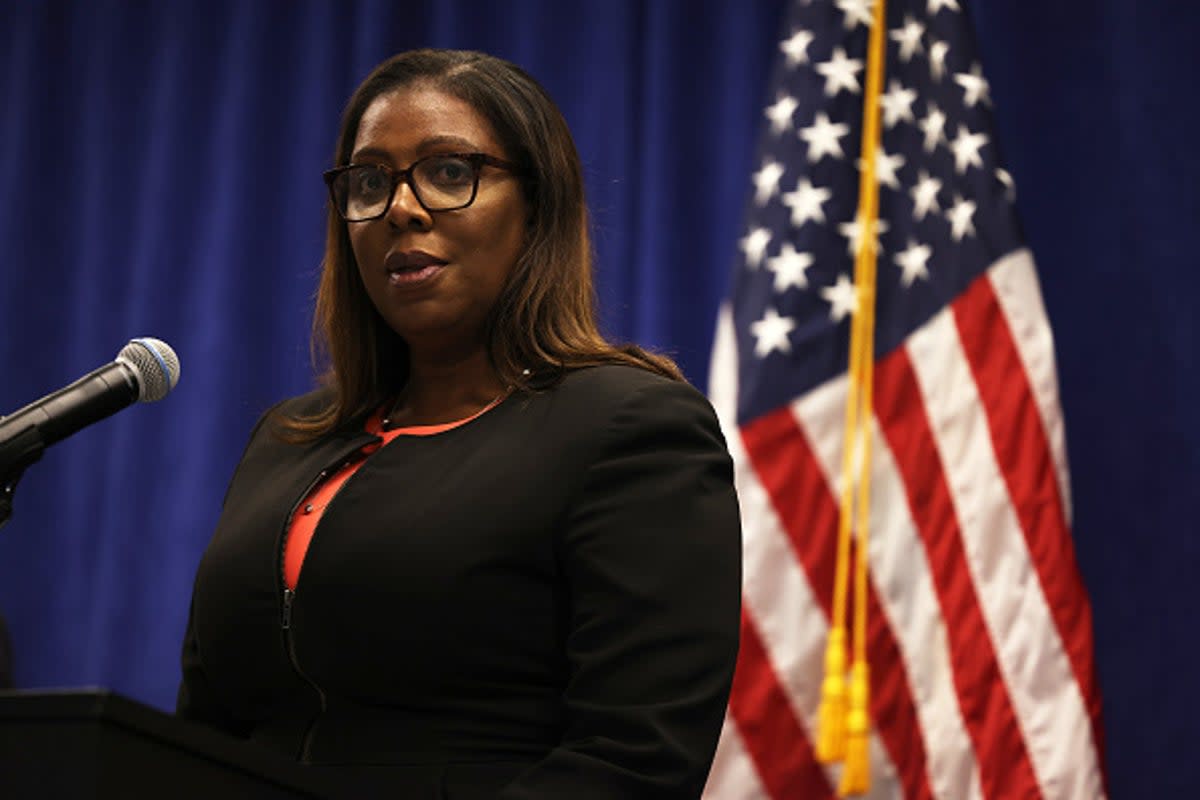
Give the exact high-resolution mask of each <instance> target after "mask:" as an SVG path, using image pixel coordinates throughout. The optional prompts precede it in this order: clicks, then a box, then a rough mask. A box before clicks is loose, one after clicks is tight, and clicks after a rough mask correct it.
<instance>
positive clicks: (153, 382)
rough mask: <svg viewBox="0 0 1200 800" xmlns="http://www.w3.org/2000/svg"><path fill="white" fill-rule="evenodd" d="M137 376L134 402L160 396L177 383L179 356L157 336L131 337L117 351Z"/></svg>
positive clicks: (118, 358) (118, 357) (147, 400)
mask: <svg viewBox="0 0 1200 800" xmlns="http://www.w3.org/2000/svg"><path fill="white" fill-rule="evenodd" d="M117 361H119V362H120V363H122V364H124V365H125V366H127V367H129V369H130V370H132V371H133V374H134V377H135V378H136V379H137V386H138V402H140V403H150V402H153V401H155V400H162V399H163V398H164V397H166V396H167V392H169V391H171V390H172V389H174V388H175V384H177V383H179V356H177V355H175V351H174V350H172V349H171V346H170V345H169V344H167V343H166V342H164V341H162V340H161V339H151V338H149V337H143V338H140V339H133V340H131V341H130V342H129V344H127V345H125V346H124V347H122V348H121V352H120V353H117Z"/></svg>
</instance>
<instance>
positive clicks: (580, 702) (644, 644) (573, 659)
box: [500, 381, 741, 800]
mask: <svg viewBox="0 0 1200 800" xmlns="http://www.w3.org/2000/svg"><path fill="white" fill-rule="evenodd" d="M561 547H562V551H561V559H562V564H563V570H564V573H565V576H566V580H567V582H568V585H569V594H570V602H571V612H570V631H569V634H568V638H567V656H568V658H569V660H570V665H571V677H570V680H569V683H568V686H567V688H566V692H565V695H564V701H565V704H566V709H567V715H568V716H567V725H566V730H565V732H564V735H563V740H562V742H561V744H560V745H559V746H558V747H557V748H556V749H554V750H553V751H552V752H551V753H550V754H549V755H548V756H547V757H546V758H545V759H543V760H542V761H540V762H539V763H537V764H536V765H534V766H533V767H531V768H530V769H529V770H528V771H526V772H525V773H524V774H523V775H521V776H520V777H518V779H517V780H516V781H514V782H513V783H512V784H511V785H510V786H508V787H507V788H506V789H505V791H504V792H503V793H502V794H501V795H500V796H501V798H504V800H534V798H537V799H538V800H550V799H551V798H554V799H556V800H557V799H561V798H571V800H601V798H605V799H607V798H611V799H612V800H638V798H654V799H655V800H668V799H669V798H696V797H699V796H700V793H701V791H702V789H703V787H704V782H705V779H706V777H707V775H708V769H709V766H710V764H711V761H712V757H713V753H714V750H715V748H716V743H717V737H718V736H719V734H720V729H721V723H722V719H723V715H724V711H725V705H726V703H727V701H728V698H729V689H730V684H731V682H732V679H733V668H734V662H735V660H736V657H737V645H738V623H739V614H740V599H741V528H740V522H739V518H738V507H737V499H736V496H735V494H734V489H733V468H732V464H731V461H730V458H729V455H728V453H727V452H726V449H725V443H724V439H723V438H722V436H721V431H720V427H719V425H718V423H717V420H716V417H715V415H714V414H713V411H712V408H711V406H709V404H708V401H707V400H705V398H704V397H703V396H702V395H700V394H699V393H698V392H696V391H695V390H694V389H693V388H691V387H690V386H688V385H687V384H683V383H673V382H666V381H662V382H655V383H653V384H651V385H649V386H643V387H642V388H641V389H639V390H638V391H636V392H633V393H631V395H630V396H629V397H628V398H627V399H626V400H624V401H623V403H622V405H621V407H620V408H619V409H618V411H617V412H616V413H615V414H614V415H613V417H612V418H611V420H609V427H608V430H607V431H606V434H605V439H604V443H603V446H602V447H601V448H600V452H599V455H598V457H597V458H596V459H595V460H594V462H593V463H592V464H591V465H590V467H589V468H588V473H587V477H586V480H585V482H584V485H583V486H582V488H581V491H580V494H579V496H578V497H577V498H576V499H575V502H574V504H573V506H572V508H571V512H570V517H569V520H568V524H567V526H566V529H565V531H564V533H563V539H562V541H561Z"/></svg>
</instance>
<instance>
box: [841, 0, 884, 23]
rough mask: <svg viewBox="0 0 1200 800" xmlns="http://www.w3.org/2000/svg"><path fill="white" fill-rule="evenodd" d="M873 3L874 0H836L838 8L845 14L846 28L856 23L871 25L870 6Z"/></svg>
mask: <svg viewBox="0 0 1200 800" xmlns="http://www.w3.org/2000/svg"><path fill="white" fill-rule="evenodd" d="M874 5H875V2H874V0H837V7H838V10H839V11H841V12H842V13H843V14H845V15H846V19H845V25H846V30H851V29H852V28H854V27H855V26H856V25H865V26H867V27H868V28H869V27H871V7H872V6H874Z"/></svg>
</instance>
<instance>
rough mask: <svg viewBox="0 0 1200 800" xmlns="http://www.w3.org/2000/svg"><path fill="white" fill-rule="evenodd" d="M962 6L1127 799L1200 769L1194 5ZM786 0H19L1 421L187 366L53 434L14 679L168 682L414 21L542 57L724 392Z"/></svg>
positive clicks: (2, 82) (3, 536)
mask: <svg viewBox="0 0 1200 800" xmlns="http://www.w3.org/2000/svg"><path fill="white" fill-rule="evenodd" d="M1152 5H1153V11H1151V10H1149V9H1150V6H1151V4H1145V3H1143V4H1134V3H1127V2H1123V0H1102V2H1100V3H1085V2H1082V0H1056V1H1055V2H1048V3H1038V4H1031V3H1009V2H1004V1H1003V0H978V1H977V2H975V3H972V4H970V9H971V12H972V14H973V18H974V21H975V23H976V27H977V29H978V31H979V37H980V48H981V50H982V55H983V57H984V65H985V68H986V69H987V72H988V76H989V78H990V79H991V82H992V96H993V98H994V100H995V103H996V108H997V115H998V125H999V128H1000V130H999V134H1000V136H1001V142H1000V144H1001V147H1002V148H1003V151H1004V152H1005V154H1006V156H1007V161H1008V164H1009V167H1010V171H1011V172H1012V173H1013V175H1014V176H1015V178H1016V182H1017V186H1018V189H1019V194H1018V201H1017V202H1018V207H1019V210H1020V212H1021V214H1022V217H1023V220H1024V223H1025V226H1026V230H1027V235H1028V239H1029V242H1030V244H1031V246H1032V248H1033V251H1034V253H1035V255H1036V257H1037V260H1038V263H1039V267H1040V272H1041V276H1042V281H1043V286H1044V290H1045V295H1046V301H1047V306H1048V309H1049V313H1050V317H1051V321H1052V323H1053V325H1054V328H1055V332H1056V335H1057V347H1058V354H1059V369H1060V378H1061V387H1062V395H1063V401H1064V406H1065V410H1066V420H1067V432H1068V444H1069V449H1070V455H1071V461H1072V473H1073V487H1074V505H1075V536H1076V542H1077V548H1078V553H1079V558H1080V561H1081V564H1082V567H1083V571H1084V575H1085V578H1086V580H1087V583H1088V586H1089V589H1090V591H1091V596H1092V601H1093V605H1094V609H1095V615H1096V636H1097V650H1098V659H1099V667H1100V676H1101V682H1102V688H1103V691H1104V694H1105V698H1106V708H1105V718H1106V727H1107V731H1108V745H1109V747H1108V753H1109V771H1110V775H1111V779H1112V788H1113V794H1114V795H1115V796H1118V797H1119V796H1138V797H1142V796H1183V795H1185V794H1187V793H1188V792H1189V791H1190V790H1192V788H1193V787H1194V786H1195V785H1196V784H1197V783H1200V767H1198V766H1197V765H1196V761H1195V759H1194V758H1192V757H1191V752H1190V750H1191V748H1192V747H1193V743H1194V741H1195V738H1196V736H1195V734H1196V731H1197V730H1198V729H1200V726H1198V725H1197V722H1196V713H1197V712H1196V709H1200V690H1198V689H1197V686H1196V683H1195V681H1194V680H1193V678H1192V675H1191V673H1192V672H1194V670H1193V669H1192V668H1191V665H1193V664H1194V663H1195V661H1196V658H1197V656H1198V655H1200V648H1198V647H1197V645H1196V644H1194V643H1193V641H1192V640H1191V638H1190V636H1189V635H1188V634H1189V633H1190V632H1191V630H1190V626H1191V625H1192V621H1193V620H1194V619H1196V618H1197V612H1200V599H1198V598H1197V595H1196V593H1195V592H1194V591H1192V588H1191V584H1192V581H1193V579H1194V574H1195V570H1196V569H1197V567H1200V537H1197V536H1196V533H1197V529H1196V524H1195V522H1194V521H1193V520H1194V514H1189V513H1188V510H1189V508H1191V507H1192V506H1193V505H1194V500H1193V498H1194V497H1195V496H1196V492H1197V489H1196V487H1197V485H1198V484H1200V423H1198V422H1197V420H1196V418H1195V414H1194V409H1195V408H1196V406H1197V403H1196V399H1197V397H1198V395H1200V393H1198V392H1197V389H1200V379H1198V378H1197V373H1196V371H1195V369H1194V368H1195V366H1196V358H1195V353H1196V349H1197V347H1198V346H1200V332H1198V331H1197V322H1196V315H1195V313H1194V312H1193V311H1192V308H1191V306H1192V305H1193V304H1194V303H1195V301H1196V299H1197V298H1198V297H1200V293H1198V292H1197V289H1198V288H1200V277H1197V273H1196V270H1195V269H1194V268H1192V267H1193V264H1194V262H1195V256H1194V252H1195V248H1196V245H1195V242H1194V236H1195V225H1196V222H1197V220H1200V201H1198V199H1197V198H1198V193H1197V190H1196V188H1195V187H1196V186H1198V185H1200V157H1198V156H1197V154H1196V148H1195V146H1194V145H1193V144H1192V142H1191V139H1192V137H1193V136H1194V132H1195V131H1196V130H1197V129H1198V125H1197V123H1198V122H1200V113H1198V111H1197V107H1196V104H1195V102H1194V97H1193V96H1192V95H1193V94H1194V92H1193V91H1192V85H1191V84H1192V82H1193V79H1194V77H1195V76H1196V75H1200V55H1197V52H1198V51H1197V48H1195V47H1194V45H1193V44H1192V40H1193V39H1194V37H1195V36H1196V34H1197V33H1198V32H1200V24H1198V23H1200V11H1197V10H1196V8H1195V7H1194V6H1192V5H1191V4H1187V3H1184V2H1182V1H1179V2H1170V1H1169V0H1162V2H1158V3H1155V4H1152ZM783 11H784V3H783V0H760V1H759V2H746V1H745V0H658V1H657V2H636V1H635V0H580V1H579V2H574V3H564V2H560V1H559V0H513V2H509V3H505V4H496V3H492V2H489V0H475V1H474V2H472V1H469V0H437V1H436V2H430V1H428V0H420V1H417V0H414V1H413V2H405V3H401V2H396V1H395V0H386V1H380V2H368V1H367V0H361V1H360V2H338V3H335V2H316V1H315V0H314V1H313V2H282V0H279V1H276V2H268V1H267V0H258V1H254V2H252V1H251V0H245V1H244V2H236V1H234V0H226V2H212V1H211V0H208V1H206V2H198V1H197V2H185V1H183V0H180V1H178V2H129V1H128V0H110V1H109V2H97V1H96V0H89V1H85V0H80V1H79V2H33V0H30V2H6V1H4V0H0V15H2V16H0V44H2V50H0V65H2V69H0V182H2V184H0V185H2V187H3V191H0V413H10V412H11V411H13V410H15V409H16V408H18V407H20V406H22V405H24V404H25V403H27V402H28V401H30V400H32V399H34V398H36V397H39V396H41V395H43V394H46V393H47V392H49V391H51V390H53V389H56V388H58V387H59V386H61V385H63V384H65V383H67V382H68V381H70V380H72V379H74V378H75V377H77V376H79V375H81V374H83V373H84V372H86V371H88V370H90V369H92V368H93V367H95V366H98V365H99V364H101V363H104V362H106V361H109V360H111V359H112V357H113V356H114V355H115V353H116V352H117V350H119V349H120V347H121V346H122V345H123V344H124V343H125V342H126V341H128V340H129V339H130V338H132V337H134V336H141V335H151V336H156V337H159V338H162V339H164V340H165V341H167V342H169V343H170V344H171V345H172V346H174V348H175V349H176V350H177V352H178V353H179V355H180V358H181V361H182V366H183V369H182V372H183V377H182V380H181V381H180V384H179V387H178V389H177V390H176V391H175V392H174V393H173V394H172V395H171V396H170V397H168V398H167V399H166V400H164V401H163V402H161V403H159V404H156V405H152V406H142V407H139V408H135V409H131V410H129V411H126V412H123V413H122V414H120V415H118V416H116V417H114V418H113V419H111V420H108V421H106V422H104V423H101V424H98V425H95V426H92V427H91V428H89V429H87V430H85V431H82V432H80V433H79V434H77V435H76V436H74V437H72V439H71V440H70V441H69V442H64V443H62V444H60V445H58V446H56V447H53V448H51V449H50V450H48V451H47V453H46V455H45V457H44V458H43V460H42V461H41V462H40V463H38V464H36V465H35V466H34V467H32V468H31V469H30V470H29V471H28V473H27V475H26V476H25V478H24V480H23V481H22V483H21V485H20V487H19V490H18V493H17V496H16V513H15V516H14V519H13V522H12V523H11V524H10V525H9V526H8V527H7V528H5V529H4V530H3V531H2V532H0V613H2V614H3V615H4V616H6V617H7V618H8V621H9V625H10V627H11V629H12V636H13V640H14V651H15V674H16V680H17V682H18V685H20V686H24V687H44V686H55V685H80V684H99V685H104V686H109V687H112V688H114V689H116V690H118V691H121V692H124V693H126V694H129V695H131V696H133V697H135V698H138V699H140V700H143V701H145V702H148V703H152V704H154V705H157V706H161V707H170V706H171V705H172V703H173V697H174V691H175V687H176V684H177V681H178V666H177V655H178V646H179V639H180V636H181V633H182V629H183V625H184V621H185V616H186V612H187V603H188V598H189V595H190V591H191V580H192V575H193V572H194V570H195V566H196V563H197V561H198V559H199V556H200V553H201V551H202V549H203V548H204V545H205V543H206V540H207V538H208V536H209V534H210V532H211V530H212V527H213V525H214V523H215V520H216V515H217V511H218V508H219V506H220V502H221V497H222V494H223V492H224V488H225V483H226V481H227V479H228V477H229V475H230V473H231V471H232V468H233V465H234V464H235V462H236V460H237V458H238V455H239V453H240V450H241V447H242V445H243V443H244V440H245V436H246V434H247V433H248V431H249V428H250V426H251V425H252V424H253V422H254V420H255V419H256V418H257V416H258V415H259V414H260V413H261V412H262V411H263V410H264V409H265V408H266V407H267V406H268V405H270V404H271V403H272V402H273V401H275V400H276V399H278V398H280V397H282V396H285V395H288V394H294V393H297V392H301V391H304V390H306V389H307V388H308V387H309V386H310V385H311V368H310V364H309V355H308V329H309V321H310V316H311V308H312V294H313V289H314V286H315V279H316V274H317V267H318V261H319V258H320V252H321V245H322V235H323V224H322V223H323V205H324V195H323V186H322V185H321V182H320V172H321V171H322V170H323V169H325V168H327V167H328V166H329V163H330V157H331V153H332V148H333V141H334V136H335V134H336V126H337V120H338V115H339V113H340V109H341V106H342V104H343V102H344V101H345V99H346V98H347V97H348V95H349V93H350V92H351V91H352V89H353V87H354V86H355V85H356V84H357V83H358V82H359V81H360V80H361V78H362V77H363V76H364V75H365V74H366V73H367V71H368V70H369V69H370V67H371V66H372V65H374V64H375V63H377V62H378V61H380V60H381V59H383V58H384V57H386V56H388V55H390V54H391V53H394V52H396V51H399V50H403V49H407V48H410V47H416V46H445V47H467V48H477V49H483V50H487V51H489V52H492V53H494V54H496V55H500V56H503V57H506V58H509V59H512V60H514V61H516V62H517V63H519V64H521V65H523V66H524V67H526V68H527V69H528V70H529V71H530V72H532V73H533V74H534V75H535V76H536V77H538V78H539V79H540V80H541V81H542V82H543V83H544V84H545V85H546V86H547V88H548V89H549V90H550V92H551V94H552V95H553V96H554V97H555V98H556V99H557V100H558V102H559V103H560V105H561V106H562V108H563V110H564V112H565V113H566V116H567V118H568V120H569V121H570V123H571V125H572V128H573V130H574V131H575V134H576V137H577V142H578V145H579V148H580V151H581V153H582V155H583V159H584V164H585V170H586V175H587V180H588V189H589V196H590V201H591V205H592V209H593V214H594V224H595V231H596V245H597V249H598V252H599V266H598V281H599V290H600V296H601V305H602V309H603V319H604V322H605V328H606V330H607V332H608V333H610V334H611V335H612V336H613V337H615V338H618V339H632V340H636V341H638V342H640V343H642V344H646V345H650V346H654V347H657V348H660V349H663V350H666V351H668V352H670V353H672V354H673V355H675V356H676V357H677V358H678V360H679V361H680V362H681V364H682V365H683V367H684V370H685V372H686V373H687V375H688V376H689V377H690V378H691V379H692V380H693V382H695V383H697V384H699V385H701V386H703V384H704V382H705V377H706V372H707V358H708V349H709V345H710V341H711V335H712V328H713V321H714V317H715V311H716V307H717V304H718V302H719V300H720V298H721V296H722V295H723V293H724V291H725V288H726V283H727V277H728V275H729V272H730V268H731V265H732V264H733V261H734V257H735V252H736V239H737V237H738V235H739V233H740V230H739V228H740V223H741V220H742V217H743V208H744V205H745V202H746V199H747V196H748V188H749V182H748V176H749V174H750V172H751V170H752V168H753V167H754V166H755V165H754V164H753V163H752V160H753V157H754V143H755V139H756V137H757V134H758V131H759V127H760V124H761V122H762V107H763V105H764V101H765V100H766V99H767V98H766V97H765V96H764V95H765V90H766V84H767V76H768V72H769V69H770V64H771V60H772V59H773V57H774V49H775V44H776V41H777V39H778V36H779V34H780V30H779V25H780V24H781V22H782V19H783Z"/></svg>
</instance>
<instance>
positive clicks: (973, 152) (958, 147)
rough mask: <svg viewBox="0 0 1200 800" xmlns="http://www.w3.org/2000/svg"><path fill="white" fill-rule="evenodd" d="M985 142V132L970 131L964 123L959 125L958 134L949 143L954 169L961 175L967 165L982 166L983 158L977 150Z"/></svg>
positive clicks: (986, 141) (986, 139)
mask: <svg viewBox="0 0 1200 800" xmlns="http://www.w3.org/2000/svg"><path fill="white" fill-rule="evenodd" d="M987 143H988V136H987V134H986V133H971V132H970V131H969V130H967V127H966V126H965V125H959V126H958V136H956V137H955V138H954V141H953V142H951V143H950V149H951V150H952V151H953V152H954V171H955V172H957V173H959V174H960V175H961V174H962V173H964V172H966V171H967V167H982V166H983V159H982V158H980V156H979V150H980V149H981V148H982V147H983V146H984V145H985V144H987Z"/></svg>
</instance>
